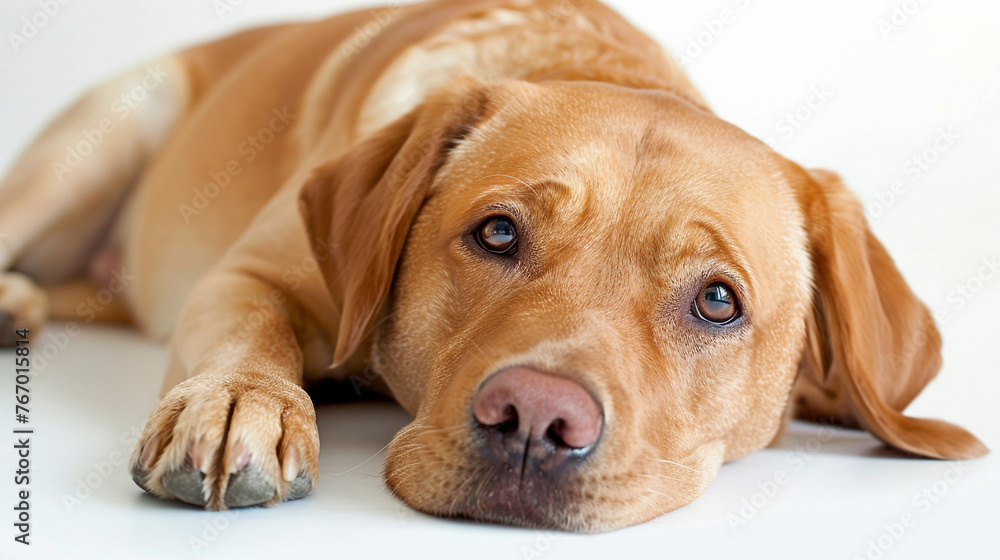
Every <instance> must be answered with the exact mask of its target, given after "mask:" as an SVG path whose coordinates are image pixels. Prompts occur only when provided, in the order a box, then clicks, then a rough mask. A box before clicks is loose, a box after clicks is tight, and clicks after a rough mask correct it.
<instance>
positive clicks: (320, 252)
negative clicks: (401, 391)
mask: <svg viewBox="0 0 1000 560" xmlns="http://www.w3.org/2000/svg"><path fill="white" fill-rule="evenodd" d="M488 97H489V96H488V93H487V91H486V90H485V87H484V86H481V85H479V84H477V83H475V82H473V81H471V80H470V81H461V82H457V83H455V84H453V85H452V87H449V88H447V89H446V90H445V91H443V92H442V93H440V94H437V95H435V96H432V97H430V98H428V100H426V101H425V102H424V103H423V104H422V105H420V106H419V107H417V108H416V109H414V110H413V111H411V112H410V113H409V114H407V115H406V116H404V117H402V118H400V119H399V120H397V121H396V122H394V123H392V124H390V125H388V126H386V127H385V128H383V129H382V130H380V131H378V132H375V133H374V134H373V135H371V136H370V137H369V138H367V139H365V140H363V141H361V142H360V143H359V144H357V145H356V146H354V147H352V148H350V149H349V150H347V151H346V152H345V153H343V154H341V155H339V156H338V157H336V158H334V159H333V160H331V161H329V162H327V163H326V164H323V165H321V166H320V167H319V168H317V169H316V170H315V171H314V172H313V175H312V177H311V179H310V180H309V181H308V182H307V183H306V184H305V185H304V187H303V188H302V191H301V194H300V196H299V209H300V212H301V214H302V216H303V219H304V220H305V225H306V229H307V231H308V234H309V241H310V243H311V245H312V249H313V253H314V255H315V257H316V259H317V260H318V261H319V263H320V268H321V270H322V272H323V276H324V279H325V280H326V283H327V286H328V287H329V290H330V294H331V296H332V298H333V301H334V303H335V304H336V305H337V307H338V308H339V309H340V310H341V317H340V329H339V332H338V335H337V343H336V348H335V350H334V364H335V365H336V364H341V363H343V362H344V361H346V360H347V359H348V358H349V357H350V356H351V355H352V354H353V353H354V351H355V350H357V348H358V347H359V346H360V345H361V343H362V342H363V341H364V340H365V338H366V337H367V336H368V335H369V334H370V333H371V330H372V328H373V326H374V322H375V320H376V317H377V316H378V314H379V312H380V310H381V308H382V307H383V305H384V303H385V302H386V300H387V297H388V294H389V289H390V286H391V284H392V279H393V275H394V273H395V269H396V263H397V261H398V259H399V257H400V254H401V253H402V250H403V245H404V244H405V242H406V237H407V234H408V233H409V230H410V225H411V223H412V222H413V220H414V218H415V217H416V215H417V212H418V211H419V209H420V207H421V205H422V203H423V202H424V200H425V198H426V196H427V194H428V190H429V188H430V186H431V183H432V182H433V180H434V176H435V173H436V172H437V170H438V169H439V168H440V167H441V165H442V164H443V163H444V160H445V157H446V155H447V153H448V152H449V150H451V149H452V148H453V147H454V146H455V145H456V144H457V143H458V142H459V141H460V140H461V139H462V138H464V137H465V136H466V135H467V134H468V133H469V132H470V131H471V130H472V129H473V127H474V126H475V125H476V124H477V123H478V122H479V121H480V119H482V117H483V116H484V114H485V111H486V106H487V100H488Z"/></svg>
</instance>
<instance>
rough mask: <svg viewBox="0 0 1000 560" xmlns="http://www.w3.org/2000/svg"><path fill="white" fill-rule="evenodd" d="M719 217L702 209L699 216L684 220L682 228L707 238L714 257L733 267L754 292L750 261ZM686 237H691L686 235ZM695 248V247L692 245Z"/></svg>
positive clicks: (701, 248) (702, 249) (710, 252)
mask: <svg viewBox="0 0 1000 560" xmlns="http://www.w3.org/2000/svg"><path fill="white" fill-rule="evenodd" d="M719 221H720V220H719V217H718V216H715V215H713V214H711V213H710V212H707V211H702V212H701V213H700V215H699V216H696V217H695V218H693V219H691V220H687V221H684V222H682V225H681V228H682V230H683V231H685V233H687V232H690V233H692V234H693V236H695V237H702V238H703V239H707V241H708V243H707V245H708V253H709V255H710V256H712V257H716V256H718V257H720V258H719V260H721V261H722V262H723V263H725V264H726V265H728V267H730V268H732V270H733V272H735V273H736V275H737V276H738V277H739V279H740V280H741V281H742V282H743V284H744V286H745V287H746V289H747V291H748V292H750V293H752V290H753V285H754V283H753V281H752V280H753V274H752V270H751V267H750V263H749V261H748V259H747V258H746V255H744V253H743V251H742V250H741V248H740V245H738V244H737V243H736V242H735V240H734V239H733V238H732V236H730V235H729V234H728V233H727V232H726V230H725V229H724V228H722V227H719V225H718V223H719ZM684 239H689V238H688V237H687V236H684ZM692 248H694V247H692ZM697 249H700V251H699V252H701V253H702V256H703V257H704V256H706V255H704V252H705V251H704V248H703V247H697Z"/></svg>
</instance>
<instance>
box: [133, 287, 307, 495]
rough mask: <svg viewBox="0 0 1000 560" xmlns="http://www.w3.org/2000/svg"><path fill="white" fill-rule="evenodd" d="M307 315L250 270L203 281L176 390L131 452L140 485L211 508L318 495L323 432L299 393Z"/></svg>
mask: <svg viewBox="0 0 1000 560" xmlns="http://www.w3.org/2000/svg"><path fill="white" fill-rule="evenodd" d="M304 316H305V313H303V312H302V310H301V309H300V308H299V306H298V304H297V303H295V301H294V300H293V299H292V298H291V296H290V295H288V294H285V293H284V292H282V291H280V290H279V289H277V288H276V287H275V286H274V285H272V284H270V283H269V282H267V281H263V280H262V279H260V278H256V277H254V276H251V275H248V274H244V273H240V272H235V271H225V272H213V273H212V274H210V275H209V276H207V277H206V278H204V279H203V280H202V282H200V283H199V285H198V286H197V287H196V288H195V291H194V292H193V293H192V296H191V298H190V299H189V300H188V303H187V305H186V306H185V308H184V310H183V312H182V314H181V319H180V322H179V324H178V326H177V329H176V330H175V334H174V338H173V340H172V342H171V351H172V353H171V365H170V369H169V371H168V374H167V379H166V381H165V385H164V387H165V389H169V392H167V395H166V396H165V397H164V399H163V401H162V402H161V403H160V405H159V406H158V407H157V409H156V410H155V411H154V412H153V414H152V415H151V416H150V418H149V420H148V421H147V422H146V427H145V429H144V432H143V435H142V437H141V438H140V440H139V442H138V444H137V445H136V448H135V451H134V453H133V455H132V460H131V470H132V476H133V479H134V480H135V481H136V483H137V484H138V485H139V486H140V487H142V488H143V489H145V490H147V491H148V492H150V493H152V494H154V495H156V496H159V497H161V498H167V499H178V500H181V501H184V502H188V503H191V504H195V505H199V506H205V507H207V508H210V509H224V508H227V507H243V506H251V505H273V504H276V503H278V502H281V501H284V500H292V499H296V498H301V497H303V496H305V495H307V494H309V493H310V492H311V491H312V488H313V487H314V486H315V484H316V481H317V478H318V464H317V460H318V455H319V434H318V432H317V429H316V415H315V411H314V409H313V405H312V401H311V400H310V398H309V396H308V395H307V394H306V392H305V391H304V390H303V389H302V376H303V373H302V371H303V353H302V351H301V350H300V342H299V340H301V339H302V338H303V337H304V336H303V332H304V331H305V328H304V327H303V326H302V323H303V321H304ZM179 381H180V382H179ZM178 382H179V383H178ZM174 384H176V386H174ZM171 387H172V388H171Z"/></svg>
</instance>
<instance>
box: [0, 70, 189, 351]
mask: <svg viewBox="0 0 1000 560" xmlns="http://www.w3.org/2000/svg"><path fill="white" fill-rule="evenodd" d="M188 89H189V86H188V77H187V72H186V71H185V69H184V67H183V64H182V63H181V61H180V59H179V58H178V57H168V58H164V59H162V60H158V61H154V62H151V63H149V64H146V65H143V66H142V67H140V68H137V69H134V70H130V71H128V72H125V73H124V74H122V75H120V76H118V77H116V78H114V79H112V80H109V81H108V82H106V83H104V84H102V85H100V86H98V87H96V88H94V89H93V90H91V91H90V92H89V93H87V94H86V95H84V96H83V98H81V99H80V100H79V101H77V102H76V103H75V104H74V105H73V106H71V107H70V108H69V109H68V110H67V111H66V112H64V113H63V114H62V115H61V116H60V117H59V118H57V119H56V120H55V121H54V122H53V123H52V124H51V125H49V126H48V128H46V129H45V130H44V131H43V132H42V133H41V135H40V136H39V137H38V138H37V139H36V140H35V141H34V143H32V144H31V146H29V148H28V149H27V150H26V151H25V152H24V154H23V155H22V156H21V157H20V158H19V159H18V160H17V161H16V162H15V164H14V166H13V167H12V169H11V170H10V173H8V175H7V176H6V178H4V179H3V181H2V182H0V274H3V276H2V277H0V290H2V291H3V294H4V295H3V296H2V297H0V314H3V315H4V316H5V317H6V321H7V322H9V323H10V324H11V326H13V327H15V328H22V327H27V328H32V329H37V328H40V327H41V326H42V324H44V322H45V319H46V316H47V304H46V298H45V296H44V295H43V294H42V293H41V291H40V289H39V288H38V286H37V285H35V283H36V282H38V283H53V284H56V283H62V282H65V281H70V280H75V279H77V278H80V277H82V276H84V275H85V274H86V273H87V270H88V268H89V266H90V261H91V259H92V257H93V256H94V255H96V254H98V253H99V252H100V250H101V249H102V246H103V245H105V244H106V243H107V242H108V241H109V239H110V238H111V234H112V230H113V228H114V222H115V217H116V216H117V214H118V212H119V210H120V209H121V207H122V206H123V204H124V202H125V200H126V197H127V194H128V192H129V190H130V188H131V186H132V185H133V184H134V183H135V182H136V180H137V178H138V177H139V175H140V173H141V171H142V169H143V167H144V166H145V165H146V163H147V162H148V161H149V159H150V158H151V157H152V156H153V155H154V154H155V153H156V151H157V150H158V149H159V148H160V146H161V145H162V144H163V142H164V140H165V139H166V137H167V135H168V134H169V132H170V130H171V129H172V128H173V127H174V123H175V122H176V121H177V120H178V119H179V118H180V116H181V115H182V114H183V112H184V111H185V109H186V107H187V105H188V97H189V96H188V93H187V91H188ZM11 270H16V271H17V272H19V273H22V274H11V273H9V272H8V271H11ZM29 278H30V280H29ZM8 330H10V329H8ZM2 342H3V341H2V340H0V344H2Z"/></svg>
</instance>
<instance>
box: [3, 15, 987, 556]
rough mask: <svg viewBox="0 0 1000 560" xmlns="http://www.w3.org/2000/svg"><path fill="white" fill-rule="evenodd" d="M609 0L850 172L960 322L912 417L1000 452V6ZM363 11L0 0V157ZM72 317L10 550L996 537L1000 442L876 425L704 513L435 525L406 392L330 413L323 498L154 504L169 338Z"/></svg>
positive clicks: (878, 544)
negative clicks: (240, 44) (203, 52)
mask: <svg viewBox="0 0 1000 560" xmlns="http://www.w3.org/2000/svg"><path fill="white" fill-rule="evenodd" d="M609 3H610V4H611V5H612V6H613V7H615V8H617V9H619V10H620V11H621V12H622V13H624V14H625V15H626V16H627V17H629V18H630V19H631V20H632V21H633V22H635V23H637V24H638V25H639V27H641V28H642V29H644V30H645V31H647V32H648V33H650V34H651V35H652V36H654V37H655V38H657V39H658V40H659V41H661V42H662V43H663V44H665V45H666V46H668V47H670V48H671V49H672V50H673V51H674V52H675V53H676V54H678V55H679V56H681V57H682V59H683V60H684V64H685V65H686V67H687V70H688V72H689V74H690V76H691V78H692V79H693V81H694V82H695V84H696V85H697V86H699V88H700V89H701V90H702V91H703V92H704V94H705V95H706V96H707V98H708V100H709V102H710V103H711V105H712V106H713V108H714V109H715V110H716V111H717V112H718V113H719V114H720V115H721V116H722V117H723V118H725V119H728V120H730V121H732V122H734V123H735V124H737V125H739V126H741V127H743V128H744V129H746V130H747V131H748V132H750V133H752V134H754V135H756V136H758V137H760V138H762V139H765V140H767V141H769V142H771V143H772V144H773V145H774V146H776V147H777V149H778V150H779V151H781V152H782V153H784V154H786V155H788V156H789V157H791V158H792V159H794V160H796V161H798V162H799V163H801V164H803V165H806V166H818V167H826V168H829V169H833V170H836V171H838V172H840V173H841V174H842V175H843V176H844V177H845V178H846V180H847V182H848V184H849V185H851V187H852V188H853V189H854V190H855V191H856V192H857V193H858V194H859V196H860V197H861V198H862V200H863V201H864V202H865V205H866V208H867V210H868V214H869V218H870V220H871V222H872V226H873V228H874V230H875V231H876V233H877V235H878V236H879V237H880V238H881V239H882V240H883V242H884V243H885V244H886V246H887V247H888V249H889V251H890V253H891V254H892V255H893V256H894V257H895V259H896V261H897V263H898V264H899V266H900V268H901V269H902V270H903V272H904V274H905V275H906V277H907V279H908V280H909V282H910V284H911V286H913V288H914V289H915V291H916V292H917V293H918V294H919V295H920V296H921V297H922V298H923V299H924V301H926V302H927V303H928V305H930V306H931V308H932V309H933V310H934V311H936V312H940V313H943V314H945V315H946V316H947V319H946V320H945V321H943V323H942V325H941V327H942V332H943V336H944V340H945V348H944V354H945V365H944V369H943V370H942V372H941V374H940V376H939V378H938V379H937V380H936V381H935V382H934V383H933V384H932V385H931V386H930V387H929V388H928V390H927V391H925V392H924V394H922V395H921V396H920V397H919V398H918V400H917V401H916V402H915V403H914V404H913V405H912V406H911V408H910V409H909V412H910V413H912V414H914V415H928V416H938V417H942V418H947V419H949V420H951V421H954V422H957V423H959V424H961V425H963V426H965V427H967V428H969V429H970V430H972V431H973V432H974V433H976V434H977V435H978V436H980V437H981V438H982V439H983V440H984V441H985V442H986V444H987V445H988V446H990V447H992V448H994V449H995V448H997V446H998V445H1000V412H998V411H1000V407H997V406H996V401H997V399H998V397H1000V367H998V366H997V364H996V360H997V358H996V355H997V348H998V345H1000V340H998V338H1000V337H998V335H1000V328H998V326H997V317H998V316H1000V298H998V293H1000V288H998V286H1000V266H998V264H1000V261H998V259H1000V227H998V225H997V212H998V211H1000V188H998V186H1000V176H998V174H997V173H996V171H995V170H996V167H997V161H998V159H1000V141H998V136H997V134H998V131H1000V3H997V2H990V1H987V0H982V1H972V0H966V1H953V2H947V3H946V2H943V1H940V0H938V1H932V0H925V1H921V2H918V1H917V0H876V1H872V0H851V1H839V2H835V3H834V2H815V1H814V2H792V1H790V0H788V1H779V0H713V1H704V0H684V1H681V0H674V1H662V0H660V1H657V0H611V1H610V2H609ZM360 5H362V3H359V2H354V1H349V0H284V1H283V2H265V1H263V0H197V1H196V0H172V1H170V2H166V1H152V0H141V1H139V0H89V1H86V2H84V1H83V0H4V1H3V5H2V7H0V33H2V34H3V37H2V39H3V42H2V44H0V173H3V172H4V171H5V170H6V169H8V168H9V166H10V164H11V162H12V160H13V158H14V157H15V156H16V155H17V154H18V153H19V152H20V151H21V150H22V149H24V147H25V146H26V145H27V143H28V142H29V141H30V139H31V138H32V136H33V135H34V134H35V133H37V132H38V131H39V129H40V128H41V127H42V126H44V125H45V124H46V122H47V121H48V120H49V119H50V118H52V117H53V116H54V115H56V114H57V113H58V111H60V110H61V108H63V107H64V106H65V105H67V104H68V103H69V102H70V101H72V100H73V99H74V98H76V97H77V96H78V95H80V94H81V93H82V92H83V91H85V90H86V89H87V88H88V87H89V86H91V85H93V84H95V83H96V82H98V81H100V80H101V79H103V78H105V77H108V76H110V75H113V74H115V73H117V72H119V71H120V70H123V69H125V68H127V67H130V66H132V65H134V64H136V63H138V62H141V61H143V60H145V59H148V58H151V57H153V56H155V55H158V54H161V53H163V52H167V51H170V50H174V49H177V48H179V47H183V46H186V45H190V44H192V43H196V42H200V41H204V40H206V39H211V38H214V37H219V36H222V35H225V34H228V33H230V32H232V31H235V30H238V29H243V28H246V27H249V26H253V25H256V24H263V23H271V22H276V21H282V20H290V19H297V18H303V17H314V16H319V15H323V14H328V13H333V12H336V11H341V10H344V9H347V8H353V7H357V6H360ZM46 9H47V10H48V12H49V13H46ZM40 14H41V15H40ZM50 14H51V15H50ZM0 226H2V224H0ZM67 329H68V326H67V325H64V324H53V325H52V326H51V328H50V330H49V332H48V334H46V335H43V337H42V340H39V341H36V343H37V345H38V347H39V348H40V349H42V350H45V349H48V350H49V351H50V354H51V359H49V360H47V361H46V363H45V364H44V368H43V369H42V370H41V371H39V372H38V373H37V375H36V376H35V379H34V381H33V386H32V387H33V391H35V393H34V394H33V398H34V401H33V402H34V403H35V407H36V412H35V416H34V418H35V421H36V427H37V434H36V436H35V440H34V445H35V447H34V450H33V454H34V455H33V468H34V469H35V473H34V476H35V478H34V480H33V487H34V488H35V492H36V494H35V497H34V498H33V502H32V510H33V526H32V540H33V542H34V544H33V545H32V546H30V547H23V546H22V545H15V544H13V541H12V538H13V530H12V527H11V522H12V521H13V516H12V515H11V513H10V512H11V510H10V507H11V505H12V503H13V497H14V487H13V484H12V480H11V477H10V476H8V473H11V472H13V470H14V468H13V467H14V466H13V459H14V457H13V453H12V452H11V448H10V445H8V443H7V440H4V443H3V444H2V445H0V450H5V451H0V461H2V463H0V464H2V465H3V466H2V469H0V474H2V476H0V479H2V480H3V482H2V483H0V512H7V513H4V514H0V527H3V529H0V542H2V543H3V544H2V545H0V551H2V554H3V555H5V556H7V557H10V558H57V557H74V558H75V557H95V558H97V557H100V558H104V557H126V556H127V557H148V558H180V557H192V556H205V557H215V558H222V557H239V558H241V559H248V558H265V557H267V558H271V557H288V556H291V555H292V554H298V555H308V554H310V553H312V552H316V553H318V554H317V555H320V557H330V556H332V554H331V553H330V552H329V551H330V550H334V549H336V550H339V551H341V553H342V554H344V555H346V556H347V557H355V556H362V555H364V557H385V558H390V557H397V556H403V557H406V558H410V557H421V558H422V557H427V558H442V557H457V558H464V557H470V556H472V555H473V554H475V555H476V556H481V557H484V558H511V559H514V558H564V557H565V558H568V557H576V558H581V557H609V556H614V557H619V558H631V557H635V556H639V555H640V554H641V555H643V556H655V557H668V556H678V557H690V556H699V557H702V556H707V557H714V556H718V557H723V556H725V557H747V556H750V557H757V556H760V557H796V558H798V557H814V558H845V559H846V558H854V557H855V556H857V557H861V558H872V559H876V558H932V557H942V556H945V555H948V556H957V557H973V556H981V555H983V554H987V552H986V551H988V550H993V551H994V552H995V551H996V549H997V547H996V545H995V544H994V543H993V539H992V536H993V534H994V533H995V531H996V529H995V526H996V521H997V519H998V518H1000V516H998V515H997V511H996V507H995V505H994V502H995V501H996V499H997V496H1000V476H998V475H1000V468H998V466H997V461H996V458H995V457H993V456H988V457H987V458H985V459H982V460H978V461H974V462H968V463H964V464H960V465H957V466H955V465H950V464H948V463H943V462H937V461H918V460H901V459H896V458H891V457H888V456H880V455H883V454H882V453H881V452H880V448H879V446H878V445H877V444H876V443H875V442H874V440H872V439H871V438H870V437H868V436H867V435H865V434H858V433H847V432H836V433H833V434H830V433H828V432H826V431H822V430H817V429H816V427H815V426H808V425H801V424H797V425H796V426H794V427H793V429H792V430H791V432H790V434H789V436H788V438H787V439H786V441H785V442H784V443H783V445H782V446H781V447H779V448H777V449H769V450H765V451H762V452H760V453H757V454H755V455H753V456H751V457H749V458H747V459H744V460H741V461H738V462H736V463H734V464H731V465H727V466H725V467H724V468H723V469H722V472H721V473H720V475H719V479H718V480H717V482H716V483H715V485H714V486H713V487H712V488H711V489H710V490H709V491H708V492H707V493H706V494H705V495H704V496H703V497H702V498H700V499H699V500H698V501H696V502H695V503H694V504H692V505H690V506H687V507H685V508H682V509H681V510H678V511H677V512H675V513H671V514H668V515H666V516H663V517H661V518H659V519H657V520H655V521H653V522H651V523H647V524H645V525H642V526H639V527H634V528H630V529H626V530H622V531H617V532H614V533H610V534H605V535H599V536H580V535H569V534H560V533H554V534H553V533H545V532H537V531H527V530H518V529H510V528H502V527H492V526H485V525H478V524H470V523H457V522H450V521H442V520H437V519H433V518H428V517H426V516H423V515H420V514H416V513H414V512H412V511H410V510H408V509H406V508H405V507H403V506H402V505H400V504H399V503H398V502H397V501H395V500H394V499H393V498H391V497H390V496H389V495H388V493H387V492H386V491H385V489H384V487H383V485H382V483H381V481H380V479H379V478H378V474H379V472H380V469H381V461H382V459H383V455H382V454H379V450H380V448H382V446H383V445H385V443H387V442H388V441H389V438H391V436H392V435H393V433H394V432H395V430H397V429H398V428H399V427H401V426H402V425H403V424H404V423H405V422H406V416H405V414H403V413H401V412H400V411H399V410H398V409H396V408H395V407H392V406H391V405H375V406H369V405H365V406H361V407H359V406H354V405H351V406H324V407H321V409H320V410H319V417H320V419H319V421H320V431H321V433H322V442H323V453H322V457H321V471H322V472H323V475H322V478H321V485H320V487H319V489H317V491H316V493H315V494H314V496H312V497H311V498H309V499H307V500H302V501H299V502H296V503H292V504H286V505H282V506H280V507H279V508H277V509H271V510H262V509H255V510H243V511H239V512H235V513H230V514H211V513H204V512H200V511H196V510H193V509H189V508H186V507H178V506H176V505H171V504H166V503H162V502H158V501H155V500H152V499H149V498H146V497H144V496H141V495H140V492H139V490H138V489H137V488H135V487H134V485H133V484H132V482H131V481H130V480H129V479H128V475H127V472H126V469H125V468H124V466H123V457H124V456H127V455H128V453H129V452H130V451H131V443H132V442H133V441H134V439H135V435H134V431H135V430H136V429H137V428H138V426H139V425H140V424H141V422H142V421H143V420H144V419H145V417H146V415H147V414H148V413H149V412H150V411H151V410H152V407H153V406H154V405H155V403H156V400H157V398H156V396H157V392H158V387H159V382H160V377H161V372H162V371H163V367H164V362H165V352H164V350H163V348H162V347H161V346H160V345H157V344H152V343H149V342H147V341H144V340H142V339H141V338H139V337H137V336H136V335H134V334H131V333H128V332H126V331H120V330H114V329H104V328H96V327H90V326H85V327H84V329H83V332H82V333H81V334H78V335H66V333H67V332H69V331H68V330H67ZM73 332H75V331H73ZM12 364H13V356H12V355H11V353H10V352H0V371H2V372H6V371H8V370H10V369H12V367H13V366H12ZM4 375H6V373H4ZM0 387H6V389H0V402H3V403H8V404H9V405H10V407H11V408H12V407H13V403H12V402H11V401H12V399H13V390H12V389H11V388H10V387H11V384H10V383H6V384H0ZM7 390H10V391H11V392H10V393H4V391H7ZM7 394H10V395H11V396H10V397H8V396H5V395H7ZM0 410H7V405H6V404H5V405H4V406H2V407H0ZM776 479H777V480H782V481H783V482H782V483H781V484H778V483H776V482H774V481H775V480H776ZM737 519H738V520H739V521H741V523H736V521H735V520H737ZM300 557H305V556H300Z"/></svg>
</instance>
